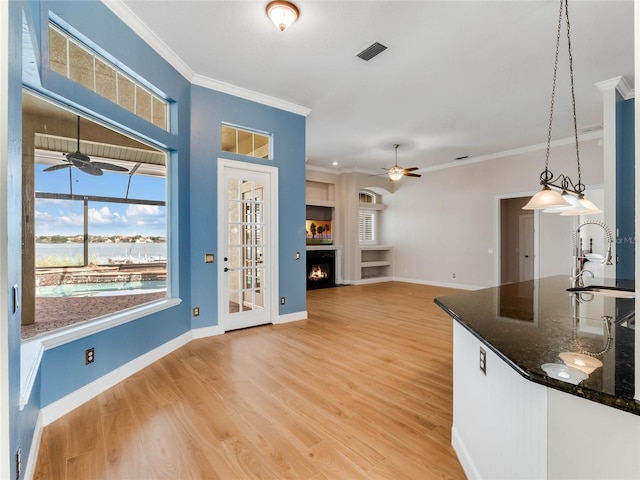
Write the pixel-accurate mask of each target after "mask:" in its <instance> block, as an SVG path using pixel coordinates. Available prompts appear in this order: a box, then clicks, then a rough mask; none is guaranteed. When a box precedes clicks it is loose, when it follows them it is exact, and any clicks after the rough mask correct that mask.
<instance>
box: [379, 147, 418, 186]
mask: <svg viewBox="0 0 640 480" xmlns="http://www.w3.org/2000/svg"><path fill="white" fill-rule="evenodd" d="M399 146H400V145H399V144H397V143H396V144H394V145H393V148H394V150H395V164H394V165H393V167H391V168H383V170H386V171H387V175H389V180H391V181H392V182H397V181H398V180H400V179H401V178H402V177H421V176H422V175H420V174H419V173H412V172H413V171H414V170H418V167H410V168H402V167H400V166H399V165H398V147H399Z"/></svg>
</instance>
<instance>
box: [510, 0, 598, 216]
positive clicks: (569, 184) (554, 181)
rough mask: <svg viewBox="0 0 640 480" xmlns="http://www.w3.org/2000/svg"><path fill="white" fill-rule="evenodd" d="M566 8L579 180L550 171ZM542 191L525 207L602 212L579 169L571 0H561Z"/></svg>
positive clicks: (541, 182)
mask: <svg viewBox="0 0 640 480" xmlns="http://www.w3.org/2000/svg"><path fill="white" fill-rule="evenodd" d="M563 11H564V14H565V17H566V24H567V48H568V52H569V78H570V79H571V105H572V107H573V132H574V137H575V144H576V165H577V167H578V182H577V183H574V182H573V181H572V180H571V178H569V177H568V176H567V175H564V174H560V175H558V176H557V177H554V175H553V173H552V172H551V171H550V170H549V151H550V150H551V128H552V125H553V105H554V101H555V95H556V78H557V73H558V53H559V51H560V34H561V31H562V16H563ZM540 185H542V190H541V191H540V192H538V193H536V194H535V195H534V196H533V197H531V200H529V203H527V204H526V205H525V206H524V207H522V209H523V210H543V211H545V212H552V213H560V214H561V215H590V214H593V213H600V212H601V210H600V209H599V208H597V207H596V206H595V205H594V204H593V203H592V202H590V201H589V200H587V199H585V198H584V190H585V186H584V184H583V183H582V177H581V171H580V151H579V149H578V126H577V121H576V97H575V93H574V88H573V57H572V55H571V28H570V24H569V1H568V0H560V15H559V19H558V31H557V35H556V57H555V64H554V69H553V87H552V89H551V111H550V113H549V130H548V133H547V151H546V158H545V163H544V170H543V171H542V173H541V174H540Z"/></svg>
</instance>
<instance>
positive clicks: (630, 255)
mask: <svg viewBox="0 0 640 480" xmlns="http://www.w3.org/2000/svg"><path fill="white" fill-rule="evenodd" d="M634 111H635V110H634V99H630V100H622V98H621V97H620V95H619V94H617V101H616V225H617V228H618V235H617V242H618V243H617V246H616V253H617V256H618V264H617V266H616V277H617V278H618V279H630V280H634V279H635V262H636V254H635V238H636V230H635V213H636V211H635V194H636V190H635V154H634V152H635V120H634Z"/></svg>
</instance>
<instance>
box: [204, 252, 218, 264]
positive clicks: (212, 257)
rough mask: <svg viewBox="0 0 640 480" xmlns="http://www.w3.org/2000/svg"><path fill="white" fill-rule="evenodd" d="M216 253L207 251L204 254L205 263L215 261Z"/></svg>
mask: <svg viewBox="0 0 640 480" xmlns="http://www.w3.org/2000/svg"><path fill="white" fill-rule="evenodd" d="M215 258H216V257H215V255H214V254H213V253H205V254H204V263H213V262H214V260H215Z"/></svg>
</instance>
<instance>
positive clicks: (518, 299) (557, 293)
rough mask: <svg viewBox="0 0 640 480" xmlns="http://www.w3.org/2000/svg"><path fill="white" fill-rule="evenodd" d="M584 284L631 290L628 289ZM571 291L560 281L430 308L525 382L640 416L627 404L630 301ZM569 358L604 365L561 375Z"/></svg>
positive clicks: (635, 405) (442, 301)
mask: <svg viewBox="0 0 640 480" xmlns="http://www.w3.org/2000/svg"><path fill="white" fill-rule="evenodd" d="M585 282H586V283H587V285H589V284H590V285H608V286H617V287H623V288H627V289H630V290H633V289H634V285H633V282H625V283H624V284H618V285H615V283H613V284H612V283H611V280H602V279H591V278H588V279H585ZM569 286H570V285H569V279H568V277H566V276H557V277H547V278H541V279H538V280H531V281H528V282H520V283H513V284H508V285H501V286H499V287H492V288H485V289H482V290H475V291H469V292H464V293H460V294H456V295H449V296H445V297H439V298H436V299H435V302H436V304H437V305H439V306H440V307H441V308H442V309H443V310H444V311H445V312H447V313H448V314H449V315H451V316H452V317H453V318H454V319H455V320H457V321H458V322H459V323H460V324H461V325H462V326H464V327H465V328H466V329H467V330H469V331H470V332H471V333H472V334H473V335H475V336H476V337H477V338H478V339H479V340H481V341H482V342H483V343H484V344H486V345H487V347H488V348H490V349H491V350H492V351H494V352H495V353H496V354H497V355H498V356H499V357H500V358H502V359H503V360H504V361H505V362H507V364H508V365H510V366H511V367H512V368H513V369H515V370H516V371H517V372H518V373H519V374H520V375H522V376H523V377H525V378H526V379H527V380H530V381H532V382H536V383H539V384H541V385H545V386H547V387H550V388H554V389H556V390H561V391H563V392H566V393H569V394H572V395H576V396H578V397H582V398H586V399H589V400H592V401H595V402H598V403H602V404H604V405H608V406H611V407H614V408H618V409H620V410H625V411H627V412H631V413H634V414H636V415H640V402H637V401H635V400H634V399H633V396H634V388H635V387H634V382H635V371H634V369H635V365H634V362H635V354H634V349H635V315H634V313H635V300H634V299H633V298H613V297H609V296H602V295H597V294H591V293H578V294H576V293H570V292H567V288H568V287H569ZM567 353H569V354H570V355H569V356H570V357H571V356H573V357H574V358H577V359H578V361H579V362H580V361H583V362H585V361H586V362H587V363H589V362H592V359H597V360H599V361H600V362H602V365H601V366H598V367H597V368H595V370H593V371H592V372H590V373H588V374H587V373H586V372H587V371H588V369H586V368H584V367H580V369H576V368H574V367H575V364H574V365H572V366H571V368H567V365H568V364H565V362H564V361H563V360H562V359H561V357H560V354H563V355H562V356H563V358H565V359H566V358H567V355H566V354H567ZM576 354H578V355H576ZM597 363H598V362H596V364H597ZM543 366H544V369H543ZM553 370H560V373H559V376H555V377H554V376H552V374H553V373H552V372H553ZM567 376H569V377H570V378H566V377H567ZM563 377H564V378H565V379H564V380H563V379H562V378H563ZM584 377H586V378H584ZM571 382H573V383H571Z"/></svg>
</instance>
